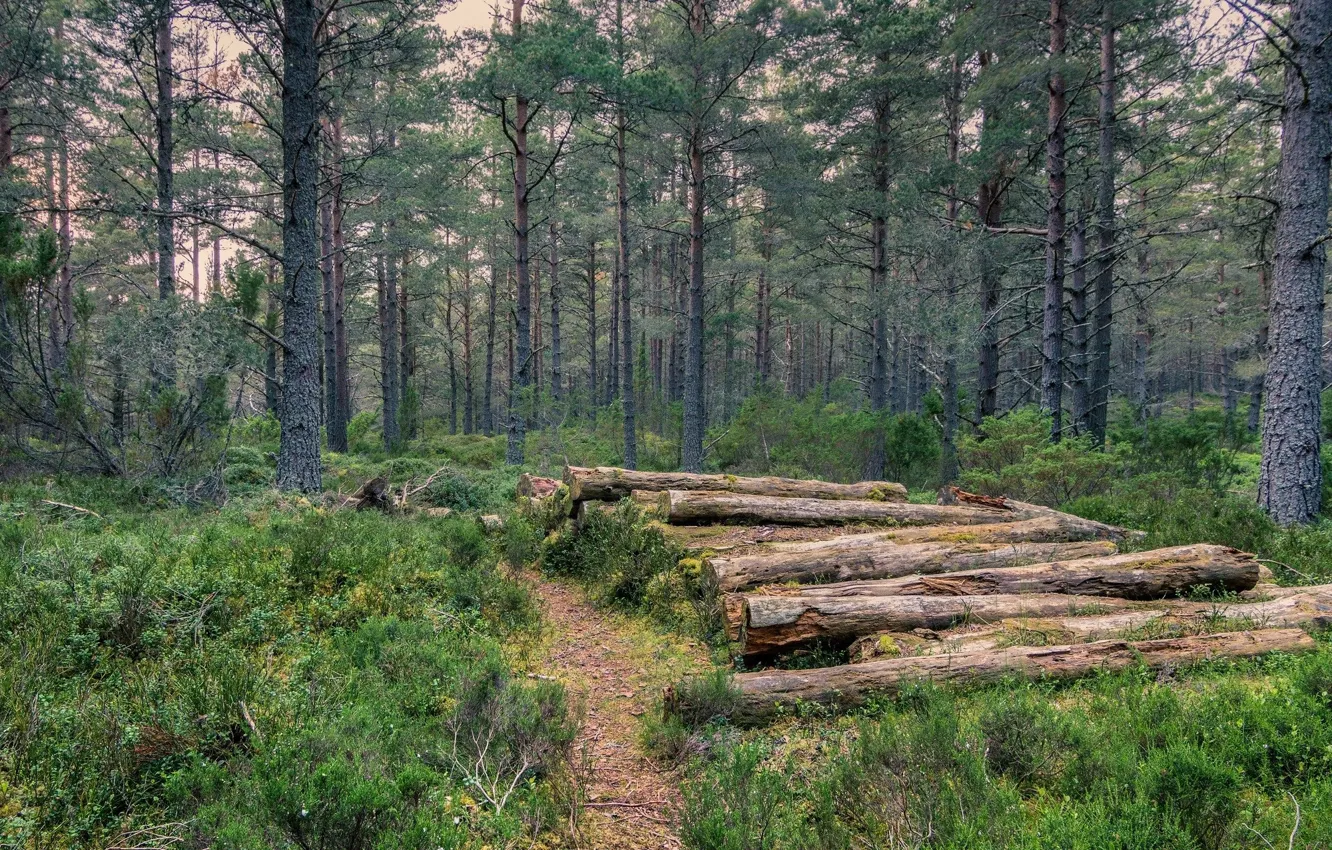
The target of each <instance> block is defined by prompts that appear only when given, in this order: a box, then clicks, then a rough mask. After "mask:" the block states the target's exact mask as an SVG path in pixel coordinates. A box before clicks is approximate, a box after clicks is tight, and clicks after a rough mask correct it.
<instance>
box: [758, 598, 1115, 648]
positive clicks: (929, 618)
mask: <svg viewBox="0 0 1332 850" xmlns="http://www.w3.org/2000/svg"><path fill="white" fill-rule="evenodd" d="M1135 604H1141V603H1134V602H1130V601H1129V600H1127V599H1114V598H1107V597H1097V596H1069V595H1065V594H1058V593H1033V594H1002V595H998V596H853V597H847V598H844V599H833V598H828V597H803V596H759V595H752V594H751V595H748V596H746V597H744V607H743V623H744V629H743V634H742V639H743V645H744V648H743V653H744V655H745V657H746V658H761V657H765V656H770V655H773V654H775V653H779V652H786V651H790V650H793V649H797V648H800V647H802V646H807V645H809V644H811V643H815V642H822V643H826V644H829V645H832V646H834V647H837V648H842V647H846V646H848V645H850V643H851V642H852V641H854V640H855V639H856V638H858V637H863V636H865V635H872V634H878V633H880V632H910V631H911V630H913V629H934V630H936V631H938V630H943V629H947V628H952V627H953V626H957V625H960V624H963V623H982V624H984V623H997V622H999V621H1000V620H1006V619H1011V618H1014V617H1068V616H1077V615H1078V614H1090V613H1096V614H1104V613H1108V612H1111V611H1123V610H1131V609H1132V608H1133V606H1134V605H1135Z"/></svg>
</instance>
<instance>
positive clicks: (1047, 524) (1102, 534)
mask: <svg viewBox="0 0 1332 850" xmlns="http://www.w3.org/2000/svg"><path fill="white" fill-rule="evenodd" d="M1047 511H1048V512H1047ZM1024 512H1025V509H1024ZM1130 534H1131V532H1128V531H1126V530H1125V529H1122V528H1119V527H1117V526H1113V525H1106V524H1105V523H1101V522H1094V521H1092V520H1089V519H1083V518H1082V517H1078V516H1074V515H1073V514H1066V513H1062V512H1060V511H1053V510H1049V509H1045V511H1033V512H1031V514H1030V518H1028V519H1019V520H1016V521H1014V522H1000V523H995V524H992V525H970V526H961V527H959V526H948V525H941V526H932V525H930V526H921V527H916V528H895V529H892V530H890V531H882V532H875V535H876V536H878V537H880V538H881V539H884V540H891V541H892V542H894V543H899V544H907V543H934V542H951V543H1022V542H1026V543H1059V542H1062V541H1074V540H1114V541H1122V540H1124V539H1125V538H1126V537H1127V536H1128V535H1130ZM782 545H787V546H790V545H797V544H782Z"/></svg>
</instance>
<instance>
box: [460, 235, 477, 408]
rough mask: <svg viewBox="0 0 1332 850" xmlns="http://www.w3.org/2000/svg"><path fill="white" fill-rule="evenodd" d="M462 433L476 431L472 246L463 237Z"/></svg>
mask: <svg viewBox="0 0 1332 850" xmlns="http://www.w3.org/2000/svg"><path fill="white" fill-rule="evenodd" d="M462 322H463V433H464V434H474V433H476V391H475V388H474V386H473V381H474V380H475V378H476V367H475V364H474V363H473V362H472V246H471V244H470V243H469V242H468V241H467V240H466V239H463V291H462Z"/></svg>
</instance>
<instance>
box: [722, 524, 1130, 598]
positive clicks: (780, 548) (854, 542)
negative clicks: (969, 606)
mask: <svg viewBox="0 0 1332 850" xmlns="http://www.w3.org/2000/svg"><path fill="white" fill-rule="evenodd" d="M1116 551H1117V549H1116V547H1115V544H1114V543H1111V542H1109V541H1079V542H1073V543H1062V542H1060V543H1028V542H1019V543H952V542H931V543H913V544H908V545H905V546H904V545H901V544H898V543H894V542H892V541H889V540H885V539H884V538H883V535H880V534H854V535H848V536H846V537H836V538H833V539H832V540H821V541H818V542H815V543H797V544H789V543H788V544H777V545H774V546H766V547H764V548H763V550H762V551H760V552H757V553H755V554H750V555H741V556H739V557H735V558H710V559H708V561H707V564H708V567H709V568H710V569H711V570H712V574H713V576H714V577H715V579H716V581H717V586H718V587H719V588H721V589H722V590H724V591H736V590H747V589H750V588H753V587H758V586H759V585H764V584H781V583H783V582H797V583H799V584H807V585H817V584H820V583H822V582H858V581H866V580H870V579H886V578H893V577H896V576H911V575H914V574H917V573H921V574H933V573H952V572H958V571H961V570H977V569H983V568H997V567H1017V566H1023V565H1027V564H1040V563H1046V562H1050V561H1057V560H1061V559H1062V560H1067V559H1072V558H1094V557H1097V556H1104V555H1113V554H1115V552H1116Z"/></svg>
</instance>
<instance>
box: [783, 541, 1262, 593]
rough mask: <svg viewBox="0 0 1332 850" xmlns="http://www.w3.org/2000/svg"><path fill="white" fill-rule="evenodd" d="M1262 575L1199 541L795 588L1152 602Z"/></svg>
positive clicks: (1235, 588) (1248, 583)
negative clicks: (1054, 595) (1197, 543)
mask: <svg viewBox="0 0 1332 850" xmlns="http://www.w3.org/2000/svg"><path fill="white" fill-rule="evenodd" d="M903 548H905V547H903ZM1012 548H1014V549H1015V548H1017V547H1012ZM939 572H942V571H939ZM1258 578H1259V564H1258V561H1257V560H1255V558H1254V556H1253V555H1250V554H1249V553H1247V552H1240V551H1239V550H1237V549H1231V548H1230V547H1228V546H1211V545H1200V546H1175V547H1172V548H1169V549H1153V550H1151V551H1149V552H1131V553H1128V554H1120V555H1109V556H1106V557H1099V558H1098V557H1092V558H1080V559H1078V560H1068V561H1053V562H1050V563H1036V564H1030V565H1028V566H1004V565H1003V564H999V565H997V566H987V567H984V568H981V569H969V570H962V571H957V572H949V573H948V574H947V575H906V576H899V577H896V578H887V579H881V580H878V581H848V582H841V583H838V584H821V585H811V586H808V587H802V588H799V589H798V590H792V591H790V594H791V595H798V596H806V597H822V598H848V597H864V596H981V595H993V594H1003V593H1067V594H1073V595H1081V596H1114V597H1118V598H1120V599H1136V600H1150V599H1165V598H1167V597H1171V596H1178V595H1179V594H1180V593H1183V592H1186V591H1188V590H1190V589H1192V588H1195V587H1210V588H1212V589H1213V590H1220V591H1231V592H1235V593H1239V592H1241V591H1245V590H1250V589H1252V588H1253V586H1254V585H1256V584H1257V583H1258Z"/></svg>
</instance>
